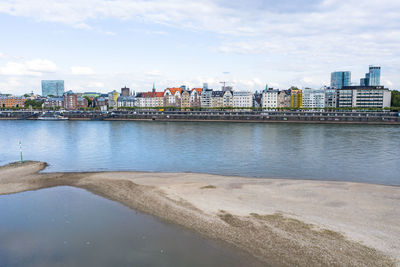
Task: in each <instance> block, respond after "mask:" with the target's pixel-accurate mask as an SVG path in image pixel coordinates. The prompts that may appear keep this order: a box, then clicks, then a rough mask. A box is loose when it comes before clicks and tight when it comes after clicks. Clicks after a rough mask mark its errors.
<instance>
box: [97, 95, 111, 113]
mask: <svg viewBox="0 0 400 267" xmlns="http://www.w3.org/2000/svg"><path fill="white" fill-rule="evenodd" d="M94 105H95V107H98V108H100V110H105V109H106V107H107V106H108V99H107V97H105V96H100V97H96V98H95V100H94Z"/></svg>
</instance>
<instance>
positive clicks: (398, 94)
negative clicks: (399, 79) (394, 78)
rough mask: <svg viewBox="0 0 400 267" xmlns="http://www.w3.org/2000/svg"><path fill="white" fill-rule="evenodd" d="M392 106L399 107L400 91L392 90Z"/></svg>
mask: <svg viewBox="0 0 400 267" xmlns="http://www.w3.org/2000/svg"><path fill="white" fill-rule="evenodd" d="M391 106H392V107H400V91H396V90H393V91H392V105H391Z"/></svg>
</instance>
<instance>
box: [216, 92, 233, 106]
mask: <svg viewBox="0 0 400 267" xmlns="http://www.w3.org/2000/svg"><path fill="white" fill-rule="evenodd" d="M232 106H233V97H232V93H231V91H212V94H211V107H212V108H223V107H232Z"/></svg>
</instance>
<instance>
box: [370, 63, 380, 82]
mask: <svg viewBox="0 0 400 267" xmlns="http://www.w3.org/2000/svg"><path fill="white" fill-rule="evenodd" d="M368 85H369V86H379V85H381V67H378V66H372V65H371V66H369V84H368Z"/></svg>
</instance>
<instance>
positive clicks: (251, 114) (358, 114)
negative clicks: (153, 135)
mask: <svg viewBox="0 0 400 267" xmlns="http://www.w3.org/2000/svg"><path fill="white" fill-rule="evenodd" d="M49 113H53V114H58V115H62V116H64V117H67V118H68V119H69V120H132V121H135V120H136V121H143V120H144V121H231V122H264V123H267V122H291V123H345V124H388V125H400V113H399V112H393V111H356V110H353V111H351V110H349V111H342V110H340V111H339V110H332V111H326V110H323V111H317V110H297V111H289V110H284V111H282V110H281V111H276V110H265V111H259V110H258V111H243V110H222V111H218V110H212V111H210V110H204V111H203V110H201V111H159V110H154V109H149V110H144V109H141V110H138V109H136V110H115V111H107V112H100V111H75V110H74V111H0V119H6V120H7V119H15V120H36V119H38V118H39V116H40V115H42V114H49Z"/></svg>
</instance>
